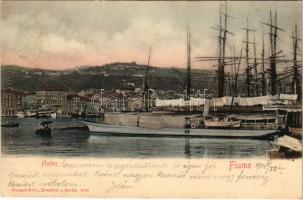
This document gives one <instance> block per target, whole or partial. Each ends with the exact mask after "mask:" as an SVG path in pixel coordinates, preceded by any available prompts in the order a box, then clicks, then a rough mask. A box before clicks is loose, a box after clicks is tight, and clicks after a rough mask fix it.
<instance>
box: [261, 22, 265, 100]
mask: <svg viewBox="0 0 303 200" xmlns="http://www.w3.org/2000/svg"><path fill="white" fill-rule="evenodd" d="M261 56H262V81H261V86H262V96H265V95H266V86H265V61H264V57H265V54H264V31H263V25H262V55H261Z"/></svg>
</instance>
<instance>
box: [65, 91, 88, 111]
mask: <svg viewBox="0 0 303 200" xmlns="http://www.w3.org/2000/svg"><path fill="white" fill-rule="evenodd" d="M85 108H86V98H85V97H83V96H80V95H77V94H69V95H67V110H68V114H70V115H75V114H76V115H80V114H81V113H82V112H84V110H85Z"/></svg>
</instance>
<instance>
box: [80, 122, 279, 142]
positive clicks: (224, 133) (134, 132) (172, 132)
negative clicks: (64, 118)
mask: <svg viewBox="0 0 303 200" xmlns="http://www.w3.org/2000/svg"><path fill="white" fill-rule="evenodd" d="M81 122H82V123H83V124H84V125H85V126H86V127H88V129H89V131H90V132H91V133H93V134H97V135H98V134H100V135H116V136H125V135H127V136H156V137H161V136H163V137H209V138H211V137H214V138H251V139H268V138H272V137H273V136H274V135H277V134H279V132H278V131H277V130H240V129H186V128H161V129H150V128H143V127H131V126H119V125H109V124H103V123H95V122H88V121H81Z"/></svg>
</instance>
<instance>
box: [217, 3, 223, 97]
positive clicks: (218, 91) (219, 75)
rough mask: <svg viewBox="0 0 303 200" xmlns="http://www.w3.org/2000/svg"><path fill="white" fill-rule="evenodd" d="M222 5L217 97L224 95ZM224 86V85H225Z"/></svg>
mask: <svg viewBox="0 0 303 200" xmlns="http://www.w3.org/2000/svg"><path fill="white" fill-rule="evenodd" d="M221 6H222V5H221V4H220V19H219V20H220V21H219V38H218V40H219V59H218V62H219V63H218V72H217V73H218V85H217V86H218V89H217V96H218V97H221V96H223V95H222V80H221V79H222V78H221V76H222V60H221V59H222V11H221V10H222V8H221ZM223 85H224V84H223Z"/></svg>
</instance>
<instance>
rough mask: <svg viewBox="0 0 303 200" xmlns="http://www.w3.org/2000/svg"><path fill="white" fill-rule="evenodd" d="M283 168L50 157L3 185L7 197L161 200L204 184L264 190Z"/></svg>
mask: <svg viewBox="0 0 303 200" xmlns="http://www.w3.org/2000/svg"><path fill="white" fill-rule="evenodd" d="M288 168H289V167H288V165H286V164H285V163H283V162H274V161H270V160H252V161H250V160H207V159H203V160H178V159H177V160H174V159H172V160H170V159H168V160H165V159H158V160H148V159H146V160H145V159H141V160H138V159H129V160H127V159H111V160H106V159H101V160H98V159H62V158H61V159H53V158H50V159H40V160H39V159H34V161H33V162H31V167H26V166H25V165H24V166H22V167H21V166H20V165H16V166H10V168H7V169H6V170H5V172H6V173H5V178H4V179H5V181H4V184H5V187H6V190H7V193H9V194H10V195H12V196H19V195H20V194H22V195H23V196H31V194H32V195H34V196H35V195H40V196H41V195H43V194H52V195H54V196H61V195H63V196H64V195H66V194H69V195H74V196H77V195H79V196H80V195H81V194H83V195H85V194H98V195H102V196H116V195H119V194H121V195H123V194H139V193H136V191H138V190H139V189H140V190H141V189H143V190H146V191H149V193H146V194H153V191H154V194H159V196H162V195H160V194H162V193H163V194H164V193H165V192H168V193H170V192H172V191H173V190H175V189H176V188H183V189H184V191H188V190H189V189H190V191H193V192H195V191H198V192H197V194H198V193H199V190H198V188H200V190H201V188H207V187H206V186H210V185H212V186H226V185H229V187H231V188H234V187H240V186H245V187H249V186H252V187H255V188H262V187H263V189H265V188H268V187H271V186H272V185H273V184H277V183H279V182H280V181H281V178H282V179H283V178H286V177H288V176H289V174H288V173H289V171H288ZM174 188H175V189H174ZM250 189H252V188H250ZM217 190H224V189H223V188H218V189H217ZM180 191H181V190H178V191H175V193H174V194H178V193H179V192H180ZM209 192H211V191H209ZM213 192H215V191H213ZM217 192H218V191H217ZM180 193H181V192H180ZM187 193H188V192H184V193H182V194H184V195H186V194H187ZM219 193H220V192H219ZM188 194H189V193H188ZM191 194H195V193H191Z"/></svg>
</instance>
